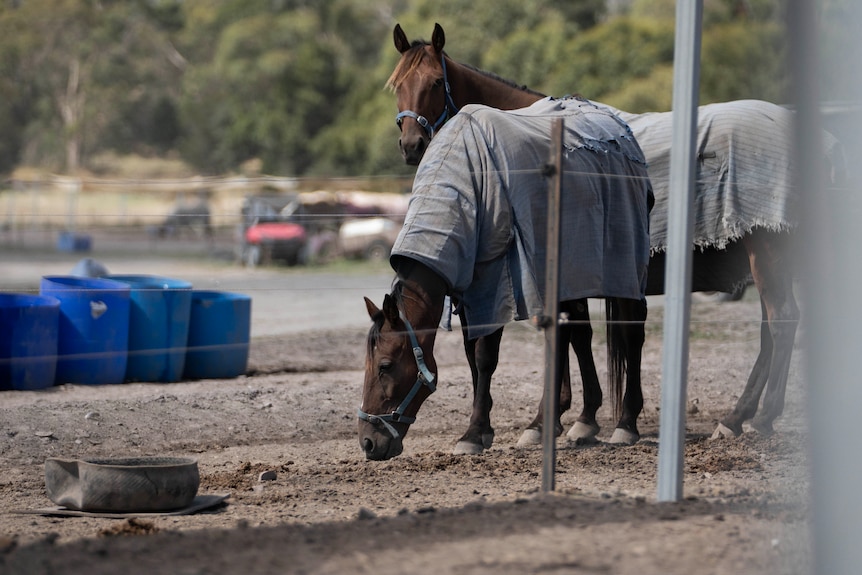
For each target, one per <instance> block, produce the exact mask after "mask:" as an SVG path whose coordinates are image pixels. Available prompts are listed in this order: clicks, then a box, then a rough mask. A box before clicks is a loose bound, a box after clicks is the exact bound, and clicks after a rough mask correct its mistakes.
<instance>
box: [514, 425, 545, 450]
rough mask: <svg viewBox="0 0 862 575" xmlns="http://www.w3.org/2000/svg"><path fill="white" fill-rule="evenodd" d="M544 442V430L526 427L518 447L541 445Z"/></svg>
mask: <svg viewBox="0 0 862 575" xmlns="http://www.w3.org/2000/svg"><path fill="white" fill-rule="evenodd" d="M541 443H542V432H541V431H539V430H538V429H525V430H524V433H522V434H521V438H520V439H518V447H528V446H530V445H540V444H541Z"/></svg>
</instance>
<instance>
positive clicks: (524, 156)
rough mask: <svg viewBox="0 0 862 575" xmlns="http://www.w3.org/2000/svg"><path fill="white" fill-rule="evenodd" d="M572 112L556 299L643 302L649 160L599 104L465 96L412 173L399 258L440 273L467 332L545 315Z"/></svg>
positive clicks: (394, 256) (472, 333) (398, 244)
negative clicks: (553, 160)
mask: <svg viewBox="0 0 862 575" xmlns="http://www.w3.org/2000/svg"><path fill="white" fill-rule="evenodd" d="M557 118H562V119H563V120H564V134H563V166H562V167H563V180H562V206H561V215H560V217H561V236H562V239H561V249H560V264H561V265H560V269H561V273H560V299H561V300H572V299H579V298H586V297H619V298H630V299H642V298H643V297H644V290H645V287H646V278H647V265H648V262H649V204H650V203H651V201H652V197H651V196H652V191H651V188H650V182H649V178H648V176H647V171H646V162H645V160H644V156H643V153H642V151H641V149H640V147H639V146H638V143H637V141H636V140H635V138H634V136H633V135H632V132H631V130H630V129H629V127H628V126H627V125H626V124H625V122H623V121H622V120H621V119H620V118H619V116H617V115H616V114H615V112H614V111H613V110H611V109H609V108H607V107H605V106H603V105H600V104H597V103H594V102H591V101H588V100H584V99H580V98H564V99H553V98H545V99H543V100H540V101H538V102H536V103H535V104H533V105H532V106H529V107H527V108H522V109H519V110H512V111H501V110H496V109H493V108H489V107H486V106H480V105H469V106H465V107H464V108H462V110H461V111H460V113H458V114H457V115H456V116H455V117H454V118H452V119H451V120H450V121H449V122H448V123H447V124H446V125H445V127H444V128H443V129H442V130H441V131H440V132H439V133H438V134H437V135H436V136H435V138H434V139H433V140H432V141H431V144H430V145H429V147H428V149H427V151H426V152H425V155H424V157H423V159H422V162H421V163H420V165H419V168H418V170H417V172H416V177H415V179H414V183H413V192H412V195H411V198H410V203H409V205H408V209H407V216H406V219H405V222H404V226H403V227H402V229H401V232H400V234H399V236H398V238H397V240H396V242H395V244H394V247H393V248H392V259H391V261H392V265H393V267H395V268H396V269H397V263H398V259H399V258H404V257H406V258H412V259H414V260H418V261H419V262H421V263H423V264H424V265H426V266H428V267H430V268H431V269H432V270H433V271H435V272H436V273H437V274H438V275H440V276H442V277H443V278H444V279H445V281H446V283H447V284H448V287H449V292H450V295H452V296H453V297H454V298H455V299H457V300H458V301H459V302H460V303H461V305H462V306H463V314H464V315H463V317H464V318H465V319H466V323H467V325H468V329H469V337H470V338H475V337H480V336H483V335H487V334H489V333H491V332H493V331H494V330H496V329H497V328H498V327H499V326H500V325H503V324H505V323H507V322H509V321H512V320H521V319H527V318H530V317H534V316H538V315H541V314H542V313H543V307H544V303H543V297H542V294H543V293H544V283H545V259H546V252H547V246H546V243H547V239H546V238H547V224H548V213H547V212H548V207H547V205H548V184H549V181H548V180H547V179H546V178H545V177H544V176H543V167H544V166H546V165H547V164H548V162H549V160H550V154H551V126H552V123H553V121H554V120H555V119H557Z"/></svg>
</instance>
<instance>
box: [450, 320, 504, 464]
mask: <svg viewBox="0 0 862 575" xmlns="http://www.w3.org/2000/svg"><path fill="white" fill-rule="evenodd" d="M461 332H462V334H463V336H464V351H465V352H466V353H467V361H468V363H469V364H470V372H471V374H472V376H473V411H472V413H471V414H470V425H469V427H467V432H466V433H464V435H462V436H461V438H460V439H459V440H458V443H456V444H455V449H454V451H453V453H454V454H455V455H473V454H477V453H482V451H484V450H485V449H488V448H489V447H491V445H492V444H493V442H494V429H493V428H492V427H491V408H492V407H493V405H494V401H493V399H491V376H492V375H494V371H495V370H496V369H497V363H498V362H499V358H500V340H501V339H502V337H503V328H502V327H501V328H500V329H498V330H497V331H495V332H494V333H492V334H491V335H487V336H483V337H480V338H476V339H473V340H470V339H468V337H467V326H466V324H463V325H462V329H461Z"/></svg>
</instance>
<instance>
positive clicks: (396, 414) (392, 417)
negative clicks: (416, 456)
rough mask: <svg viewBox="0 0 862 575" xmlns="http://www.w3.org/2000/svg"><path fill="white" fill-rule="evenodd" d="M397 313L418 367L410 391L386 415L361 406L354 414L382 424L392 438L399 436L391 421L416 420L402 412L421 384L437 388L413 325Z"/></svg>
mask: <svg viewBox="0 0 862 575" xmlns="http://www.w3.org/2000/svg"><path fill="white" fill-rule="evenodd" d="M398 315H399V316H400V317H401V321H403V322H404V325H406V326H407V335H408V336H410V346H411V347H412V348H413V357H415V358H416V368H417V369H418V372H417V374H416V383H414V384H413V387H412V388H411V389H410V393H408V394H407V396H406V397H405V398H404V399H403V400H402V401H401V404H400V405H399V406H398V407H397V408H396V409H395V410H394V411H393V412H392V413H389V414H386V415H371V414H370V413H365V412H364V411H362V408H361V407H360V408H359V409H357V410H356V415H357V416H359V419H361V420H363V421H367V422H368V423H370V424H372V425H378V424H379V425H382V426H383V427H385V428H386V430H387V431H388V432H389V434H390V435H391V436H392V439H398V438H399V437H401V435H400V434H399V433H398V430H397V429H395V428H394V427H393V426H392V424H393V423H406V424H407V425H410V424H411V423H414V422H415V421H416V418H415V417H410V416H408V415H404V412H405V411H407V408H408V407H410V403H411V402H412V401H413V398H414V397H416V394H417V393H419V390H420V389H421V388H422V386H423V385H424V386H426V387H427V388H428V389H430V390H431V391H430V393H434V392H435V391H436V390H437V385H436V384H435V380H436V379H437V376H436V375H434V374H433V373H432V372H431V370H430V369H428V366H427V365H425V354H424V353H423V352H422V348H421V347H420V346H419V340H417V339H416V332H415V331H414V330H413V326H412V325H410V322H409V321H408V320H407V318H406V317H404V314H403V313H400V312H399V314H398Z"/></svg>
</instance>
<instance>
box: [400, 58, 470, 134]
mask: <svg viewBox="0 0 862 575" xmlns="http://www.w3.org/2000/svg"><path fill="white" fill-rule="evenodd" d="M440 60H441V62H442V63H443V85H444V86H445V88H446V96H445V98H444V100H443V112H442V113H441V114H440V117H439V118H437V121H436V122H434V123H433V124H431V122H429V121H428V118H426V117H425V116H420V115H419V114H417V113H416V112H414V111H413V110H404V111H403V112H398V114H397V115H396V116H395V123H396V124H398V127H399V128H401V122H402V120H403V119H404V118H413V119H414V120H416V122H418V123H419V125H420V126H422V129H423V130H425V133H426V134H428V137H429V138H433V137H434V134H435V132H437V130H439V129H440V127H441V126H442V125H443V124H445V123H446V122H447V121H448V120H449V118H451V117H452V116H454V115H455V114H457V113H458V106H456V105H455V100H453V99H452V89H451V88H450V87H449V78H448V76H447V75H446V57H445V56H442V55H441V56H440Z"/></svg>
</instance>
